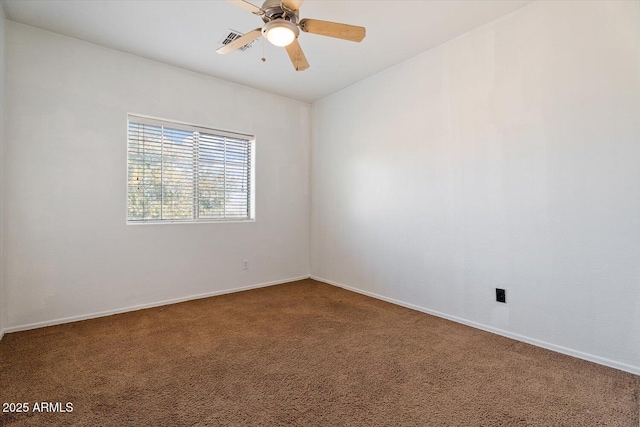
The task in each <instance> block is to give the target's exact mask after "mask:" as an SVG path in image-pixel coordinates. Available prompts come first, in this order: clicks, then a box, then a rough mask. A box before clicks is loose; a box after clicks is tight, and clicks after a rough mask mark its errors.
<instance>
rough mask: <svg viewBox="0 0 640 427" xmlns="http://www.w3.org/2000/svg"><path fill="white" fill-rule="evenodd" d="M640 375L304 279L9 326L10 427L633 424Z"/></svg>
mask: <svg viewBox="0 0 640 427" xmlns="http://www.w3.org/2000/svg"><path fill="white" fill-rule="evenodd" d="M639 389H640V377H637V376H634V375H631V374H628V373H624V372H621V371H618V370H615V369H610V368H606V367H603V366H599V365H595V364H593V363H589V362H585V361H582V360H579V359H575V358H572V357H569V356H564V355H561V354H558V353H554V352H551V351H548V350H544V349H541V348H537V347H533V346H530V345H527V344H523V343H520V342H517V341H513V340H510V339H507V338H504V337H500V336H497V335H493V334H490V333H487V332H483V331H480V330H477V329H473V328H470V327H466V326H463V325H460V324H457V323H454V322H450V321H447V320H443V319H440V318H437V317H433V316H429V315H427V314H423V313H419V312H416V311H412V310H409V309H406V308H402V307H399V306H395V305H392V304H389V303H385V302H382V301H378V300H376V299H372V298H368V297H365V296H362V295H359V294H356V293H352V292H349V291H345V290H343V289H339V288H335V287H333V286H330V285H326V284H323V283H319V282H315V281H312V280H303V281H300V282H294V283H289V284H284V285H278V286H272V287H269V288H263V289H257V290H252V291H246V292H240V293H236V294H229V295H224V296H218V297H212V298H207V299H201V300H196V301H190V302H185V303H180V304H174V305H170V306H164V307H159V308H153V309H148V310H141V311H136V312H131V313H125V314H119V315H115V316H109V317H104V318H99V319H93V320H87V321H82V322H76V323H70V324H66V325H59V326H53V327H48V328H42V329H37V330H32V331H25V332H18V333H12V334H8V335H6V336H5V337H4V339H3V340H2V341H1V342H0V402H29V403H30V405H31V406H32V407H33V404H34V402H43V401H45V402H61V403H62V405H64V404H65V403H67V402H70V403H72V404H73V412H67V413H46V412H33V411H30V412H29V413H27V414H15V413H14V414H7V413H2V414H1V415H0V424H1V425H11V426H36V425H37V426H44V425H56V426H66V425H76V426H124V425H141V426H142V425H153V426H285V425H287V426H288V425H300V426H520V425H522V426H632V427H638V425H639V423H638V403H637V393H638V390H639Z"/></svg>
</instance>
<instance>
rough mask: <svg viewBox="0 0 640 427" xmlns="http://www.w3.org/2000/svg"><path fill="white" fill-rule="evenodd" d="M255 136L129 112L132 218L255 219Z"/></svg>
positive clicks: (129, 210) (129, 205)
mask: <svg viewBox="0 0 640 427" xmlns="http://www.w3.org/2000/svg"><path fill="white" fill-rule="evenodd" d="M252 145H253V137H251V136H249V135H241V134H232V133H228V132H223V131H216V130H214V129H207V128H202V127H197V126H190V125H184V124H179V123H171V122H166V121H160V120H153V119H148V118H145V117H138V116H129V125H128V146H127V166H128V191H127V221H128V222H131V223H135V222H162V221H171V222H174V221H198V220H247V219H251V218H252V214H251V212H252V206H251V201H252V196H253V194H252V191H253V190H252Z"/></svg>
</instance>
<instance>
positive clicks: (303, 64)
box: [285, 39, 309, 71]
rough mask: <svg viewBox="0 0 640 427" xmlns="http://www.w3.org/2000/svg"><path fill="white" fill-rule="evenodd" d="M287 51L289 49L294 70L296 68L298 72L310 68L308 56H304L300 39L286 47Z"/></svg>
mask: <svg viewBox="0 0 640 427" xmlns="http://www.w3.org/2000/svg"><path fill="white" fill-rule="evenodd" d="M285 49H287V53H288V54H289V58H291V63H293V68H295V69H296V71H304V70H306V69H307V68H309V63H308V62H307V58H306V56H304V52H303V51H302V48H301V47H300V43H298V39H295V40H294V41H293V43H291V44H290V45H288V46H286V47H285Z"/></svg>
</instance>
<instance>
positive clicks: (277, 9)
mask: <svg viewBox="0 0 640 427" xmlns="http://www.w3.org/2000/svg"><path fill="white" fill-rule="evenodd" d="M226 1H227V2H228V3H233V4H235V5H236V6H239V7H241V8H243V9H246V10H248V11H249V12H251V13H253V14H254V15H258V16H260V17H261V18H262V20H263V21H264V25H263V26H262V27H260V28H256V29H255V30H253V31H249V32H248V33H246V34H244V35H243V36H241V37H239V38H237V39H235V40H234V41H232V42H230V43H228V44H226V45H224V46H222V47H220V48H219V49H218V50H216V52H218V53H220V54H223V55H227V54H229V53H231V52H233V51H235V50H237V49H239V48H241V47H242V46H244V45H246V44H248V43H251V42H252V41H254V40H255V39H257V38H258V37H260V36H264V37H265V38H266V39H267V40H269V41H270V42H271V43H272V44H273V45H275V46H279V47H284V48H285V49H286V50H287V53H288V54H289V58H290V59H291V62H292V63H293V66H294V68H295V69H296V71H304V70H306V69H307V68H309V62H307V58H306V57H305V56H304V52H302V48H301V47H300V44H299V43H298V35H299V34H300V30H302V31H304V32H305V33H312V34H319V35H321V36H329V37H335V38H338V39H343V40H350V41H354V42H361V41H362V39H364V36H365V35H366V29H365V28H364V27H357V26H355V25H347V24H338V23H336V22H329V21H320V20H318V19H302V20H300V19H299V17H298V10H299V9H300V5H301V4H302V2H303V1H304V0H266V1H265V2H264V3H263V5H262V7H261V8H260V7H258V6H255V5H254V4H252V3H249V2H247V1H245V0H226Z"/></svg>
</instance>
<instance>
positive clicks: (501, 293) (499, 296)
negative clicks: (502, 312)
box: [496, 288, 507, 304]
mask: <svg viewBox="0 0 640 427" xmlns="http://www.w3.org/2000/svg"><path fill="white" fill-rule="evenodd" d="M496 301H498V302H503V303H505V304H506V302H507V291H505V290H504V289H500V288H496Z"/></svg>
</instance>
